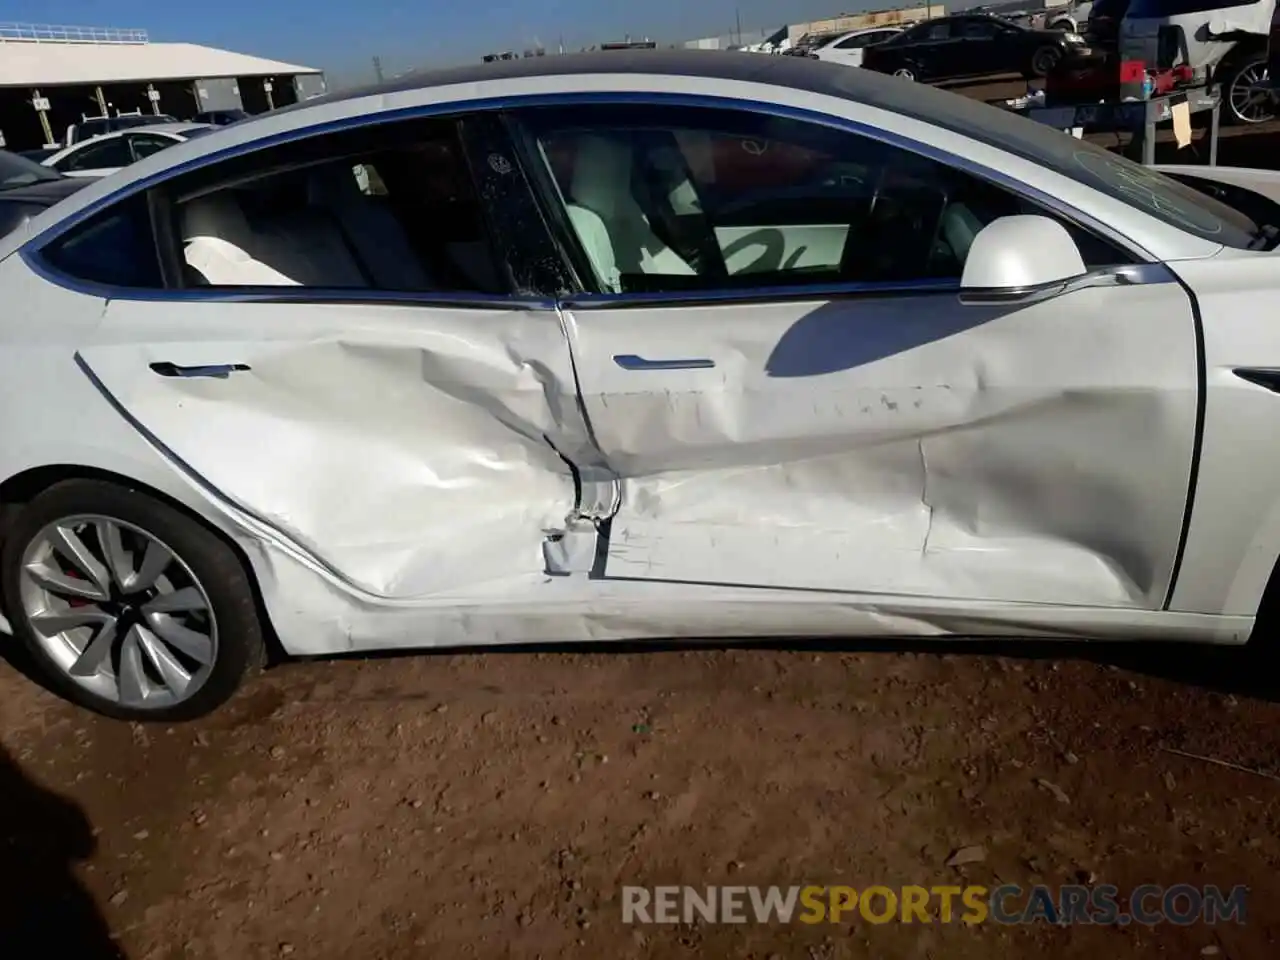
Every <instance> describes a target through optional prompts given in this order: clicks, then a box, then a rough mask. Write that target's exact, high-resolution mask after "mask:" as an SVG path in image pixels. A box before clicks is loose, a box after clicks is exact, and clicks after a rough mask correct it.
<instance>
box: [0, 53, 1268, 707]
mask: <svg viewBox="0 0 1280 960" xmlns="http://www.w3.org/2000/svg"><path fill="white" fill-rule="evenodd" d="M1175 176H1176V177H1177V178H1178V179H1175V178H1174V177H1175ZM1277 197H1280V175H1277V174H1272V173H1260V172H1257V171H1242V170H1229V169H1218V170H1212V169H1203V168H1202V169H1200V170H1199V172H1195V171H1188V170H1179V171H1175V174H1174V176H1166V175H1164V174H1162V173H1158V172H1156V171H1154V170H1150V169H1145V168H1142V167H1140V166H1136V165H1134V164H1132V163H1130V162H1128V161H1126V160H1123V159H1120V158H1118V157H1115V156H1112V155H1110V154H1108V153H1105V152H1103V151H1101V150H1099V149H1096V148H1094V147H1092V146H1090V145H1089V144H1087V143H1082V142H1081V141H1079V140H1075V139H1073V138H1071V137H1069V136H1067V135H1065V134H1060V133H1057V132H1055V131H1052V130H1049V129H1046V128H1044V127H1041V126H1039V125H1037V124H1035V123H1032V122H1029V121H1027V120H1023V119H1020V118H1018V117H1015V116H1013V115H1010V114H1007V113H1003V112H1000V111H998V110H996V109H994V108H991V107H987V106H984V105H982V104H979V103H975V102H972V101H969V100H966V99H964V98H962V97H959V96H956V95H953V94H949V93H944V92H940V91H936V90H932V89H929V88H925V87H921V86H920V85H917V84H911V83H907V82H903V81H899V80H896V79H894V78H891V77H884V76H879V75H877V74H873V73H868V72H863V71H857V70H847V69H844V68H842V67H839V66H835V65H831V64H824V63H820V62H816V61H812V60H807V59H803V58H794V57H774V58H766V57H749V56H744V55H740V54H736V53H713V52H697V51H689V52H665V51H641V52H631V53H606V54H598V55H583V56H565V57H548V58H544V59H537V60H525V61H518V62H514V63H498V64H490V65H485V66H482V67H476V68H465V69H460V70H456V71H453V72H445V73H440V74H436V75H429V76H422V77H416V78H406V79H403V80H399V81H396V82H395V83H393V84H391V85H389V86H384V87H380V88H378V89H372V90H368V91H360V92H354V93H350V94H347V95H343V96H333V97H329V98H325V99H320V100H314V101H309V102H308V103H306V104H304V105H301V106H299V107H297V108H291V109H288V110H283V111H278V112H276V113H273V114H271V115H268V116H266V117H264V118H262V119H258V120H253V121H249V122H246V123H244V124H237V125H235V126H233V127H229V128H225V129H224V130H223V131H222V133H220V134H219V135H218V136H217V137H210V138H207V139H204V140H195V141H191V142H188V143H183V144H179V145H177V146H174V147H173V148H171V149H168V150H164V151H162V152H161V153H158V154H156V155H154V156H152V157H149V158H147V159H145V160H142V161H141V162H139V163H137V164H135V165H133V166H130V167H129V168H127V169H126V170H124V171H121V172H120V173H119V174H117V175H116V176H113V177H111V178H108V179H107V180H104V181H102V182H100V183H97V184H94V185H93V186H91V187H89V188H87V189H85V190H83V191H81V192H79V193H77V194H75V195H74V196H73V197H72V198H70V199H68V200H66V201H64V202H62V203H61V204H59V205H58V206H57V207H55V208H54V209H53V210H51V211H50V212H49V213H47V214H44V215H41V216H40V217H38V218H37V219H35V220H33V221H32V222H31V223H30V224H29V225H28V226H27V227H26V228H25V229H23V230H22V231H20V232H19V233H18V234H15V235H13V236H11V237H8V238H6V239H4V240H3V241H0V244H2V245H0V295H2V296H3V302H4V307H3V310H0V338H2V341H3V342H0V437H2V442H0V504H2V505H3V513H2V514H0V516H2V517H3V526H2V528H0V530H2V533H0V536H2V537H3V547H2V549H3V554H2V569H0V586H2V587H3V600H4V610H5V613H6V615H7V618H8V621H9V623H10V624H11V628H12V631H13V633H14V635H15V636H16V638H17V639H18V640H20V641H21V642H22V643H23V644H24V645H25V646H26V647H27V648H28V649H29V651H30V653H31V654H32V655H33V656H34V658H35V660H36V661H37V662H38V664H39V665H40V667H42V668H43V670H44V671H45V672H46V673H47V676H48V680H49V682H50V683H51V684H52V685H53V686H54V687H55V688H56V689H57V690H59V691H61V692H62V693H63V694H64V695H66V696H67V697H69V698H71V699H72V700H75V701H76V702H78V703H80V704H83V705H85V706H87V707H90V708H92V709H95V710H98V711H101V712H103V713H106V714H109V715H112V716H117V717H127V718H137V719H148V718H153V719H161V718H163V719H179V718H184V717H191V716H195V715H199V714H201V713H203V712H206V711H208V710H211V709H212V708H214V707H215V706H216V705H218V704H219V703H221V702H222V701H223V700H225V699H226V698H227V697H228V696H230V694H231V693H232V692H233V691H234V690H235V688H236V687H237V685H238V683H239V682H240V681H241V679H242V677H243V676H244V675H245V674H246V672H247V671H249V670H250V668H252V667H254V666H255V665H257V664H259V663H260V662H261V661H262V660H263V657H264V648H265V647H267V646H269V645H270V644H269V643H268V641H269V640H272V639H278V645H279V649H280V651H281V652H283V653H285V654H293V655H303V654H305V655H317V654H336V653H339V652H346V651H360V650H374V649H386V648H411V647H442V646H460V645H481V644H498V643H510V642H520V641H568V640H601V639H615V638H633V639H635V638H657V637H665V636H680V635H684V636H697V637H720V636H739V637H740V636H754V637H767V636H780V635H787V636H797V635H803V636H834V635H872V634H879V635H886V634H889V635H920V634H945V633H954V634H966V635H975V634H984V635H988V634H1017V635H1056V636H1076V637H1092V638H1106V637H1126V638H1128V637H1132V638H1160V637H1171V638H1184V639H1195V640H1203V641H1216V642H1224V643H1243V642H1245V641H1246V640H1247V639H1248V638H1249V637H1250V634H1251V632H1252V631H1254V624H1255V618H1256V615H1257V612H1258V610H1259V606H1260V604H1261V603H1262V600H1263V596H1264V594H1265V592H1266V588H1267V585H1268V581H1269V579H1270V578H1271V575H1272V570H1273V568H1274V567H1275V565H1276V559H1277V556H1278V555H1280V456H1278V455H1276V453H1275V450H1274V447H1275V440H1276V437H1277V436H1278V435H1280V396H1277V390H1278V389H1280V326H1277V324H1276V323H1275V321H1274V318H1273V317H1272V316H1271V314H1272V313H1273V312H1274V311H1275V309H1276V308H1277V306H1278V305H1280V268H1278V267H1280V261H1277V257H1278V256H1280V253H1274V252H1272V251H1271V248H1272V247H1273V246H1275V245H1276V243H1277V241H1278V240H1280V232H1278V231H1277V230H1276V225H1280V205H1278V204H1277V200H1276V198H1277Z"/></svg>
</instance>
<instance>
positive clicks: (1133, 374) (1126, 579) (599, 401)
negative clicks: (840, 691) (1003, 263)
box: [567, 266, 1197, 609]
mask: <svg viewBox="0 0 1280 960" xmlns="http://www.w3.org/2000/svg"><path fill="white" fill-rule="evenodd" d="M1134 277H1135V280H1136V282H1134V283H1132V284H1131V285H1128V286H1120V287H1109V288H1105V289H1101V288H1094V289H1081V290H1077V291H1076V292H1073V293H1069V294H1067V295H1064V296H1059V297H1056V298H1054V299H1050V300H1045V301H1041V302H1037V303H1032V304H1004V305H997V306H990V305H988V306H971V305H965V304H962V303H961V302H960V300H959V298H958V297H957V295H956V293H955V292H954V290H952V291H951V292H936V293H930V292H927V291H921V290H920V289H918V288H917V290H916V291H914V292H912V291H903V292H900V293H897V294H891V295H890V294H884V293H882V292H876V293H864V294H862V295H860V296H846V297H844V298H840V299H821V300H819V299H812V300H794V301H791V302H772V303H759V302H755V303H750V302H737V303H732V304H714V305H701V306H696V305H686V306H681V305H676V304H672V305H666V306H654V305H652V304H650V305H633V306H618V305H616V303H615V304H612V305H595V306H592V305H589V304H588V305H580V306H578V307H571V308H570V309H569V310H568V311H567V312H568V316H569V320H570V323H569V324H568V326H569V329H570V332H571V340H572V344H573V347H574V351H575V355H576V356H575V359H576V364H577V370H578V374H579V377H580V380H581V383H582V389H583V395H584V405H585V409H586V411H587V414H588V416H589V419H590V423H591V426H592V429H593V432H594V437H595V439H596V442H597V443H598V444H599V447H600V450H601V452H602V454H603V456H604V459H605V460H606V462H607V463H608V464H609V466H610V468H611V469H612V470H614V472H615V473H617V474H618V475H619V476H620V477H621V478H622V498H621V506H620V507H619V509H618V512H617V514H616V516H615V517H614V519H613V521H612V524H611V529H610V530H609V542H608V546H607V561H606V564H605V568H604V574H605V576H608V577H613V578H640V579H646V580H667V581H685V582H698V583H711V584H735V585H743V586H759V587H778V588H795V589H819V590H838V591H853V592H861V593H873V594H908V595H924V596H932V597H946V598H959V599H971V600H994V601H1033V602H1041V603H1061V604H1087V605H1099V606H1121V607H1136V608H1148V609H1151V608H1157V607H1159V606H1161V604H1162V603H1163V601H1164V598H1165V595H1166V592H1167V590H1168V588H1169V584H1170V579H1171V575H1172V570H1173V566H1174V563H1175V556H1176V554H1177V551H1178V545H1179V541H1180V538H1181V536H1182V527H1183V518H1184V513H1185V510H1186V506H1187V492H1188V484H1189V478H1190V474H1191V470H1192V450H1193V446H1194V442H1195V433H1196V405H1197V356H1196V337H1195V326H1194V318H1193V315H1192V310H1191V304H1190V302H1189V300H1188V298H1187V295H1186V294H1185V293H1184V292H1183V290H1182V288H1181V287H1180V286H1179V285H1178V284H1176V283H1174V282H1171V277H1170V276H1169V275H1168V273H1167V271H1164V270H1163V268H1159V267H1154V266H1152V267H1143V268H1141V269H1139V270H1137V271H1136V272H1135V273H1134Z"/></svg>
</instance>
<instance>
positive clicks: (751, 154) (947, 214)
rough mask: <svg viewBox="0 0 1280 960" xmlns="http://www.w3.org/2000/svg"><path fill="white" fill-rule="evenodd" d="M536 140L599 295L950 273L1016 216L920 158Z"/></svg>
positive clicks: (683, 135) (671, 142)
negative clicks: (1001, 221) (994, 227)
mask: <svg viewBox="0 0 1280 960" xmlns="http://www.w3.org/2000/svg"><path fill="white" fill-rule="evenodd" d="M540 146H541V148H542V154H543V157H544V158H545V160H546V162H547V164H548V166H549V168H550V169H551V171H552V176H553V179H554V180H555V181H556V184H557V186H558V187H559V189H560V193H561V197H562V199H563V202H564V207H565V211H566V213H567V218H568V221H569V223H570V225H571V226H572V228H573V231H574V233H575V234H576V235H577V238H578V240H579V242H580V243H581V246H582V248H583V250H584V252H585V254H586V257H587V260H588V261H589V262H590V265H591V267H592V272H593V273H594V274H595V277H596V280H597V282H598V283H599V285H600V288H601V290H602V291H603V292H607V293H623V292H645V291H654V290H671V289H676V290H679V289H697V288H705V287H707V286H711V285H715V286H741V285H743V284H747V283H749V284H751V285H754V286H772V285H788V284H796V283H823V282H882V281H892V280H898V279H918V278H921V277H926V278H928V277H936V278H947V277H958V276H959V275H960V273H961V271H962V270H963V266H964V258H965V255H966V254H967V252H968V249H969V246H970V245H971V244H972V242H973V239H974V237H975V236H976V235H977V233H978V231H979V230H981V229H982V227H983V226H985V225H986V224H987V223H989V222H990V221H991V220H993V219H995V218H996V217H998V216H1002V215H1005V214H1008V213H1016V212H1019V210H1018V203H1017V200H1016V199H1015V198H1013V197H1012V196H1010V195H1008V194H1005V193H1004V192H1003V191H1000V190H998V189H995V188H991V189H989V190H983V189H982V188H983V187H985V186H986V185H985V184H978V183H974V182H971V181H970V179H969V178H965V177H952V176H950V172H949V171H947V170H946V169H945V168H942V167H940V166H939V165H937V164H933V163H931V162H930V161H927V160H923V159H922V160H920V162H918V163H913V162H910V161H905V160H904V159H903V158H902V157H893V158H890V157H888V156H885V157H877V156H869V157H867V158H866V161H865V162H860V163H854V162H844V161H841V160H839V159H838V158H835V157H832V156H830V155H826V154H823V153H821V152H819V151H815V150H812V149H809V148H807V147H804V146H800V145H793V144H789V143H783V142H776V141H762V140H752V139H746V138H742V137H739V136H722V135H719V134H705V133H701V132H694V131H679V132H673V131H670V130H624V131H618V130H604V131H601V130H589V131H568V132H565V133H562V134H557V135H553V136H550V137H544V138H542V140H541V141H540ZM699 154H701V155H699ZM695 169H696V170H699V173H698V174H695V173H694V172H693V171H694V170H695Z"/></svg>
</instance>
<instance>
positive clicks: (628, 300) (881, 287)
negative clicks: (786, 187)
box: [504, 102, 1148, 309]
mask: <svg viewBox="0 0 1280 960" xmlns="http://www.w3.org/2000/svg"><path fill="white" fill-rule="evenodd" d="M656 106H658V104H656V103H636V102H628V103H626V104H620V105H619V109H626V108H633V107H640V108H642V109H653V108H654V107H656ZM538 109H546V108H545V107H541V108H540V107H537V106H534V107H525V108H517V109H512V110H508V111H505V113H504V119H505V122H506V123H507V124H508V126H509V128H510V129H511V131H512V139H513V141H514V142H516V143H517V144H518V145H519V146H518V153H519V157H520V162H521V163H522V164H524V165H526V171H525V177H526V179H527V181H528V182H529V183H530V185H531V186H532V187H533V189H534V191H535V193H536V195H537V199H538V202H539V204H540V206H541V208H542V215H543V218H544V219H545V220H546V222H547V223H548V224H550V225H552V229H553V231H554V233H555V237H556V243H557V245H558V246H559V247H560V248H561V250H562V256H565V257H567V258H569V261H570V265H571V267H572V268H573V270H574V273H575V274H576V276H577V277H578V278H579V286H578V289H579V291H580V292H579V293H577V294H575V295H573V296H572V297H570V298H568V299H565V298H562V303H563V305H565V306H572V307H575V308H577V309H598V308H602V307H637V308H643V307H651V306H659V305H662V306H705V305H715V304H723V305H728V304H742V303H773V302H787V301H791V302H794V301H801V300H818V299H844V298H851V297H865V296H881V297H883V296H894V297H899V296H919V295H922V294H930V293H937V294H951V295H954V294H956V293H958V292H959V290H960V281H959V280H958V279H944V280H932V279H930V280H904V281H887V282H874V281H873V282H867V281H847V282H839V281H837V282H831V281H826V282H819V283H812V284H802V283H797V284H786V285H782V286H771V287H763V286H762V287H719V288H717V287H707V288H699V289H697V290H675V291H670V292H661V293H650V292H624V293H613V292H610V291H605V290H603V289H601V288H600V286H599V285H598V283H596V281H595V271H594V270H593V269H592V268H591V267H590V260H589V258H588V256H587V253H586V250H585V249H584V248H583V246H582V243H581V241H580V240H579V239H578V236H577V234H576V233H575V232H574V230H573V228H572V226H571V225H570V224H569V221H568V215H567V212H566V211H565V206H564V203H563V199H562V197H561V194H560V189H559V187H558V186H557V185H556V184H555V181H554V178H553V177H552V174H551V171H550V170H548V169H547V167H546V164H545V163H543V162H542V160H541V158H540V155H539V151H538V149H537V138H536V136H535V135H534V133H533V130H532V129H531V128H530V126H529V125H528V124H526V123H525V122H523V121H522V119H521V115H522V114H525V113H527V112H528V111H530V110H538ZM553 109H555V107H553ZM694 109H700V108H696V107H695V108H694ZM705 109H709V110H715V111H732V110H734V109H737V110H740V111H742V112H747V113H760V112H761V111H754V110H751V109H750V108H749V107H747V106H744V105H741V104H739V105H738V106H737V107H736V108H735V106H734V105H733V104H732V103H719V104H717V105H714V106H708V107H706V108H705ZM802 122H807V123H813V122H814V121H812V120H806V121H802ZM835 129H838V130H840V132H841V133H844V134H846V135H850V136H855V137H863V138H866V137H867V134H865V133H861V132H858V131H850V130H845V129H843V128H838V127H837V128H835ZM877 142H881V143H888V145H890V146H892V147H894V148H896V149H900V150H906V151H907V152H910V153H913V154H915V155H916V156H919V157H923V158H925V159H927V160H931V161H933V162H935V163H939V164H941V165H943V166H947V167H949V168H951V169H953V170H957V171H959V172H960V173H962V174H965V175H967V176H971V177H975V178H977V179H979V180H982V181H983V182H984V183H987V184H989V185H990V186H993V187H995V188H997V189H1000V190H1004V191H1006V192H1007V193H1009V194H1011V195H1012V196H1014V197H1015V198H1016V199H1018V200H1020V201H1021V202H1023V203H1027V204H1031V205H1032V206H1033V207H1035V208H1037V209H1042V210H1045V211H1046V213H1047V214H1048V215H1050V216H1053V217H1056V218H1058V219H1060V220H1063V221H1066V222H1067V223H1069V224H1070V225H1071V226H1072V227H1074V228H1076V229H1078V230H1080V231H1082V232H1084V233H1086V234H1089V235H1091V236H1093V237H1094V238H1096V239H1097V240H1098V241H1100V242H1102V243H1104V244H1106V245H1107V246H1108V247H1110V248H1112V249H1113V250H1115V252H1116V255H1117V265H1141V264H1143V263H1146V262H1148V261H1147V260H1146V258H1144V257H1143V256H1142V255H1141V254H1140V253H1139V252H1137V251H1135V250H1133V249H1131V248H1130V247H1129V246H1127V245H1124V244H1121V243H1119V242H1117V241H1116V240H1115V239H1113V238H1112V237H1109V236H1106V235H1104V234H1103V233H1101V232H1100V231H1099V230H1097V229H1095V228H1093V227H1091V226H1089V225H1088V224H1086V223H1083V222H1081V221H1080V220H1079V219H1078V218H1076V217H1073V216H1070V215H1069V214H1068V213H1066V212H1065V211H1063V210H1061V209H1052V208H1049V207H1047V206H1046V204H1045V203H1044V201H1043V200H1041V199H1039V198H1037V197H1033V196H1029V195H1028V194H1027V193H1026V192H1025V191H1022V190H1017V189H1015V188H1014V187H1012V186H1010V184H1009V183H1008V182H1001V181H1000V180H997V179H996V178H994V177H991V176H984V175H983V174H982V173H981V172H980V170H977V169H974V168H973V167H972V166H970V165H965V164H960V163H956V162H954V161H951V160H944V159H941V158H940V157H938V156H931V155H930V153H927V152H925V151H922V150H918V149H912V148H911V147H909V146H906V145H904V143H902V142H899V141H898V140H897V139H896V138H895V139H894V140H890V141H877ZM1109 269H1114V268H1108V267H1099V268H1095V269H1094V270H1091V271H1090V272H1091V273H1093V272H1106V271H1107V270H1109Z"/></svg>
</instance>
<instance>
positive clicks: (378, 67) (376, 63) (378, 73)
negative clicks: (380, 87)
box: [373, 57, 382, 83]
mask: <svg viewBox="0 0 1280 960" xmlns="http://www.w3.org/2000/svg"><path fill="white" fill-rule="evenodd" d="M373 75H374V76H375V77H377V78H378V82H379V83H382V58H381V57H374V58H373Z"/></svg>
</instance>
